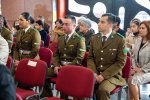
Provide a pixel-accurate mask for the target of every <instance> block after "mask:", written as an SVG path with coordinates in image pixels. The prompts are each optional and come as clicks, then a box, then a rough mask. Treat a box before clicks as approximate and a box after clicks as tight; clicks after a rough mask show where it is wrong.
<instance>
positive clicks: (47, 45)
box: [45, 35, 51, 48]
mask: <svg viewBox="0 0 150 100" xmlns="http://www.w3.org/2000/svg"><path fill="white" fill-rule="evenodd" d="M50 39H51V36H50V35H47V40H46V45H45V47H46V48H48V47H49V46H50Z"/></svg>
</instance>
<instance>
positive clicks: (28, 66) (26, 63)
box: [15, 58, 47, 87]
mask: <svg viewBox="0 0 150 100" xmlns="http://www.w3.org/2000/svg"><path fill="white" fill-rule="evenodd" d="M46 66H47V65H46V63H45V62H44V61H42V60H37V59H29V58H25V59H22V60H21V61H20V62H19V64H18V66H17V70H16V72H15V80H16V81H18V82H20V83H23V84H25V85H27V86H31V87H33V86H43V85H44V82H45V76H46Z"/></svg>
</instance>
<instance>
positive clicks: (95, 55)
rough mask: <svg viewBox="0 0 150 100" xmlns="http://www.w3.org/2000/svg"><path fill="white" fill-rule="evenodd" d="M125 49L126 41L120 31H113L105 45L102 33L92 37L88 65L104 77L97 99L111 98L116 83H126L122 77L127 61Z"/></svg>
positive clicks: (107, 99) (106, 99)
mask: <svg viewBox="0 0 150 100" xmlns="http://www.w3.org/2000/svg"><path fill="white" fill-rule="evenodd" d="M124 50H125V41H124V39H122V36H121V35H120V34H118V33H111V35H110V36H109V37H108V39H107V41H106V42H105V44H104V45H103V46H102V35H101V33H98V34H96V35H94V36H92V37H91V43H90V52H89V57H88V62H87V65H88V68H90V69H92V70H93V71H94V72H95V73H97V74H98V75H100V74H101V75H102V76H103V77H104V80H103V81H102V82H101V83H100V84H99V87H98V90H97V100H109V99H110V95H109V94H110V92H111V91H112V90H113V89H114V88H115V87H116V85H121V86H122V85H124V84H125V80H124V79H123V78H122V69H123V67H124V65H125V61H126V53H125V52H124Z"/></svg>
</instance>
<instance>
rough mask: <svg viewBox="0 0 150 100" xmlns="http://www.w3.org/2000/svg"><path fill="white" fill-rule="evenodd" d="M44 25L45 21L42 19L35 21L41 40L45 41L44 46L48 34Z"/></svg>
mask: <svg viewBox="0 0 150 100" xmlns="http://www.w3.org/2000/svg"><path fill="white" fill-rule="evenodd" d="M43 26H44V23H43V22H42V21H41V20H37V21H36V22H35V28H36V29H37V30H38V31H39V32H40V35H41V40H42V41H44V46H46V42H47V36H48V34H47V32H46V31H45V30H44V28H43Z"/></svg>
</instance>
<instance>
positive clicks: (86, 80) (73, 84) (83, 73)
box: [56, 65, 94, 98]
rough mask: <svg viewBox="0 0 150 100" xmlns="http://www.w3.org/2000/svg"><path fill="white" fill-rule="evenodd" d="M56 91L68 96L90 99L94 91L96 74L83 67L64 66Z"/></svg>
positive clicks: (59, 75)
mask: <svg viewBox="0 0 150 100" xmlns="http://www.w3.org/2000/svg"><path fill="white" fill-rule="evenodd" d="M56 89H57V90H58V91H60V92H61V93H64V94H66V95H68V96H73V97H77V98H90V97H92V94H93V89H94V73H93V71H91V70H90V69H88V68H85V67H82V66H73V65H68V66H63V67H62V69H61V70H60V72H59V74H58V78H57V81H56Z"/></svg>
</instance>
